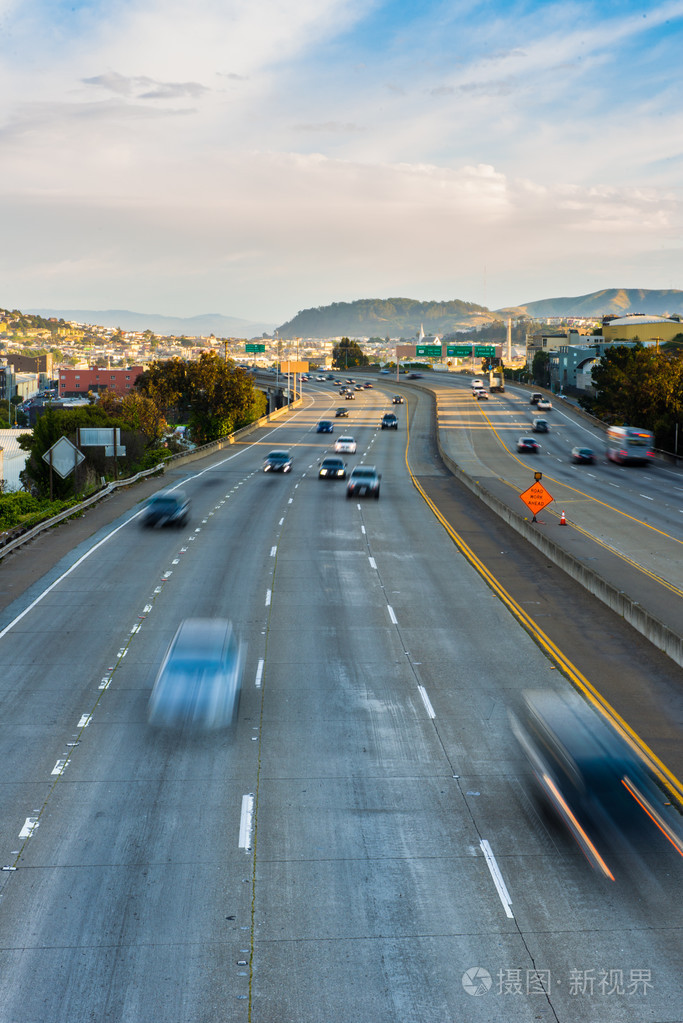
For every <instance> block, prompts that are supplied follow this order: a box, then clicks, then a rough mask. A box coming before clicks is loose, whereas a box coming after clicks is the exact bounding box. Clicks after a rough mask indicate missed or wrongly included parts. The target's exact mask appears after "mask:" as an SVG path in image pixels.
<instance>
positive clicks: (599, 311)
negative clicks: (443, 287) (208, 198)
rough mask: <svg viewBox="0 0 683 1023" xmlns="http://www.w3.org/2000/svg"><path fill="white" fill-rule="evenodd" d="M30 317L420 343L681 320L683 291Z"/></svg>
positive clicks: (172, 331)
mask: <svg viewBox="0 0 683 1023" xmlns="http://www.w3.org/2000/svg"><path fill="white" fill-rule="evenodd" d="M26 311H27V312H32V313H35V314H37V315H39V316H43V317H45V318H49V317H51V316H55V317H57V319H65V320H75V321H77V322H78V323H88V324H92V325H99V326H102V327H112V328H116V327H120V328H121V329H122V330H139V331H143V330H151V331H153V332H154V333H155V334H162V335H172V336H175V337H180V336H181V335H183V334H185V335H187V336H188V337H197V336H204V337H207V336H209V335H211V334H213V335H214V336H215V337H240V338H241V337H246V338H254V337H260V336H261V334H264V333H265V334H268V335H273V334H274V332H275V329H277V331H278V334H279V336H280V337H281V338H283V339H286V338H294V337H311V338H328V337H342V336H344V335H348V336H349V337H393V338H396V337H404V338H408V339H414V338H415V337H416V336H417V334H418V332H419V331H420V329H421V328H424V332H425V334H439V335H440V336H443V335H446V334H452V333H453V332H455V331H465V330H470V331H471V330H473V329H475V328H478V327H485V326H486V325H487V324H489V323H492V322H493V321H495V320H505V319H507V318H508V317H513V318H518V317H523V316H528V317H529V318H530V319H533V320H535V319H539V320H545V319H553V318H556V317H573V316H576V317H583V318H586V319H596V320H599V319H600V317H601V316H605V315H608V314H612V315H617V316H626V315H627V314H628V313H645V314H648V315H660V316H676V315H679V316H681V315H683V291H680V290H677V289H673V288H670V289H666V290H655V289H650V290H648V289H645V288H606V289H604V290H602V291H593V292H591V293H590V294H589V295H578V296H574V297H563V298H545V299H540V300H538V301H535V302H527V303H525V304H524V305H518V306H508V307H506V308H502V309H495V310H491V309H488V308H487V307H486V306H482V305H477V304H476V303H475V302H465V301H462V300H460V299H448V300H444V301H425V302H423V301H418V300H416V299H411V298H362V299H357V300H356V301H354V302H333V303H332V304H331V305H327V306H317V307H311V308H309V309H303V310H301V311H300V312H298V313H297V314H296V316H294V317H293V318H292V319H291V320H288V321H287V322H286V323H283V324H281V326H279V327H277V328H275V325H274V324H273V323H267V322H265V321H252V320H244V319H240V318H239V317H236V316H223V315H222V314H220V313H204V314H203V315H199V316H189V317H180V316H164V315H161V314H154V313H136V312H131V311H130V310H128V309H106V310H94V309H30V310H26Z"/></svg>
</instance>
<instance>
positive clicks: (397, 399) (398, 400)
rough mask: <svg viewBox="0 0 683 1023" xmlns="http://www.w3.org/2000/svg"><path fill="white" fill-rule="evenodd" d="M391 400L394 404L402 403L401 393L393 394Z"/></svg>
mask: <svg viewBox="0 0 683 1023" xmlns="http://www.w3.org/2000/svg"><path fill="white" fill-rule="evenodd" d="M391 400H392V402H393V403H394V405H402V404H403V395H402V394H395V395H394V397H393V398H392V399H391Z"/></svg>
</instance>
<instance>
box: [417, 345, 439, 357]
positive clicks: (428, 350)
mask: <svg viewBox="0 0 683 1023" xmlns="http://www.w3.org/2000/svg"><path fill="white" fill-rule="evenodd" d="M415 354H416V355H432V356H440V355H441V345H416V346H415Z"/></svg>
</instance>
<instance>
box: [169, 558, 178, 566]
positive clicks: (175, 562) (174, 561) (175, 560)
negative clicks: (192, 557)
mask: <svg viewBox="0 0 683 1023" xmlns="http://www.w3.org/2000/svg"><path fill="white" fill-rule="evenodd" d="M171 564H172V565H179V564H180V558H174V559H173V561H172V562H171Z"/></svg>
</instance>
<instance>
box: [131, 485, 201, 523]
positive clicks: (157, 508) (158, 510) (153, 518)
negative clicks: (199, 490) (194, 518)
mask: <svg viewBox="0 0 683 1023" xmlns="http://www.w3.org/2000/svg"><path fill="white" fill-rule="evenodd" d="M189 514H190V502H189V500H188V499H187V497H186V496H185V492H184V491H183V490H174V491H172V492H171V491H168V490H162V491H161V492H160V493H159V494H153V495H152V497H150V499H149V501H148V502H147V505H146V507H145V511H144V514H143V516H142V524H143V526H148V527H150V528H154V529H160V528H161V527H162V526H184V525H186V523H187V520H188V517H189Z"/></svg>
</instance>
